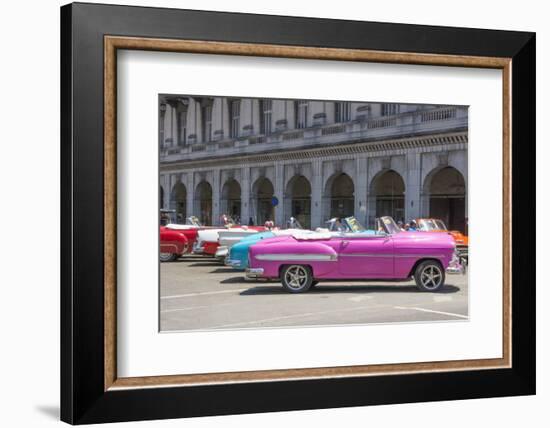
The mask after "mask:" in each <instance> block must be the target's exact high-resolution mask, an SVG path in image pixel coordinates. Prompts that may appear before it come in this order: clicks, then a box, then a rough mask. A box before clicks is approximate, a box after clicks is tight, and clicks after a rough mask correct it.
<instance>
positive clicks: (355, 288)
mask: <svg viewBox="0 0 550 428" xmlns="http://www.w3.org/2000/svg"><path fill="white" fill-rule="evenodd" d="M231 279H232V278H231ZM222 282H223V281H222ZM242 282H246V281H244V279H243V280H242ZM270 285H271V284H270ZM458 291H460V288H459V287H456V286H454V285H445V286H443V288H442V289H441V290H440V291H438V292H435V293H433V294H434V295H437V294H449V293H456V292H458ZM309 293H311V294H324V293H330V294H334V293H415V294H416V293H424V291H420V290H419V289H418V288H417V287H416V286H415V285H391V284H390V285H342V286H337V285H319V286H316V287H314V288H312V289H310V290H309V291H308V292H307V293H304V294H309ZM239 294H240V295H241V296H254V295H268V294H290V293H288V292H287V291H285V290H284V289H283V287H282V286H280V285H279V286H277V284H276V283H273V286H267V287H262V286H255V287H252V288H249V289H248V290H244V291H242V292H241V293H239Z"/></svg>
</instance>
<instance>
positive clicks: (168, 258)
mask: <svg viewBox="0 0 550 428" xmlns="http://www.w3.org/2000/svg"><path fill="white" fill-rule="evenodd" d="M177 258H178V255H177V254H175V253H160V261H161V262H173V261H175V260H176V259H177Z"/></svg>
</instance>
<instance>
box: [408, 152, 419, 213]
mask: <svg viewBox="0 0 550 428" xmlns="http://www.w3.org/2000/svg"><path fill="white" fill-rule="evenodd" d="M421 156H422V155H421V154H420V153H408V154H407V157H406V168H407V169H406V177H405V221H410V220H411V219H414V218H418V217H420V216H421V199H420V195H421V194H422V163H421Z"/></svg>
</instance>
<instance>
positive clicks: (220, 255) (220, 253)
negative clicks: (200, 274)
mask: <svg viewBox="0 0 550 428" xmlns="http://www.w3.org/2000/svg"><path fill="white" fill-rule="evenodd" d="M227 254H229V248H227V247H218V249H217V250H216V255H215V256H214V257H216V258H217V259H225V258H226V257H227Z"/></svg>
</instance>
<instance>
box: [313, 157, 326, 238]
mask: <svg viewBox="0 0 550 428" xmlns="http://www.w3.org/2000/svg"><path fill="white" fill-rule="evenodd" d="M311 171H312V177H313V182H312V183H311V229H312V230H315V228H317V227H321V226H322V223H323V161H322V160H321V159H313V161H312V162H311Z"/></svg>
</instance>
